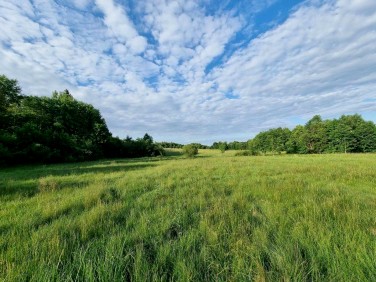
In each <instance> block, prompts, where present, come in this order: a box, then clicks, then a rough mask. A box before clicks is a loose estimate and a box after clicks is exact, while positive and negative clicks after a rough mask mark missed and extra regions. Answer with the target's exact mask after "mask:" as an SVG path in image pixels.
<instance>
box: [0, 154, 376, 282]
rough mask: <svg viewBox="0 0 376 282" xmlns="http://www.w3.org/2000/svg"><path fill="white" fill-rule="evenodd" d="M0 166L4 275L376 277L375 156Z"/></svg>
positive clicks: (0, 274)
mask: <svg viewBox="0 0 376 282" xmlns="http://www.w3.org/2000/svg"><path fill="white" fill-rule="evenodd" d="M234 154H235V152H234V151H229V152H225V153H224V154H222V153H220V152H219V150H200V154H199V155H198V157H196V158H194V159H186V158H184V157H182V156H181V155H180V154H179V150H171V151H170V156H167V157H163V158H143V159H123V160H106V161H96V162H85V163H76V164H62V165H46V166H42V165H40V166H23V167H15V168H8V169H1V170H0V203H1V206H0V218H1V221H0V280H1V281H124V280H126V281H129V280H131V281H156V280H158V281H169V280H178V281H208V280H210V281H252V280H254V281H278V280H279V281H281V280H284V281H307V280H308V281H376V169H375V168H376V155H375V154H333V155H329V154H328V155H279V156H257V157H244V156H239V157H236V156H234Z"/></svg>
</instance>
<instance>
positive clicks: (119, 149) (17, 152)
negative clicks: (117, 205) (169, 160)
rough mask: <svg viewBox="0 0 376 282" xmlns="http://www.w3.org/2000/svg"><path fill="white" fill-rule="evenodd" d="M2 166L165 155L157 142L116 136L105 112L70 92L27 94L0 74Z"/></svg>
mask: <svg viewBox="0 0 376 282" xmlns="http://www.w3.org/2000/svg"><path fill="white" fill-rule="evenodd" d="M0 99H1V104H0V105H1V106H0V107H1V109H0V120H1V125H0V163H1V162H2V163H6V164H15V163H35V162H38V163H50V162H67V161H83V160H94V159H98V158H106V157H112V158H116V157H140V156H154V155H158V154H163V149H162V148H160V147H159V146H157V145H156V144H154V142H153V138H152V137H151V136H150V135H148V134H145V136H144V137H143V138H140V139H137V140H133V139H132V138H127V139H126V140H121V139H119V138H117V137H113V136H112V134H111V133H110V131H109V130H108V127H107V125H106V122H105V120H104V119H103V117H102V116H101V114H100V112H99V110H97V109H95V108H94V107H93V106H92V105H90V104H86V103H83V102H80V101H77V100H76V99H75V98H74V97H73V96H72V95H71V94H70V93H69V91H68V90H64V91H62V92H57V91H54V92H53V93H52V96H51V97H36V96H26V95H22V93H21V87H20V86H19V85H18V82H17V81H16V80H12V79H8V78H7V77H5V76H3V75H2V76H0Z"/></svg>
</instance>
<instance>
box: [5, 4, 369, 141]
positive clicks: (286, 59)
mask: <svg viewBox="0 0 376 282" xmlns="http://www.w3.org/2000/svg"><path fill="white" fill-rule="evenodd" d="M282 2H283V1H282V0H280V1H277V0H268V1H266V0H265V1H246V0H244V1H227V2H226V1H225V2H223V3H222V2H221V4H218V3H217V1H209V0H206V1H182V0H181V1H164V0H150V1H130V2H129V3H127V4H124V2H120V1H114V0H106V1H104V0H95V1H94V0H69V1H68V0H65V1H63V0H60V1H42V0H34V1H27V0H23V1H20V0H19V1H12V2H11V3H4V2H1V3H0V58H1V60H0V73H3V74H5V75H7V76H9V77H11V78H16V79H18V81H19V82H20V84H21V86H22V88H23V90H24V92H25V93H27V94H33V95H50V93H51V92H52V91H53V90H63V89H66V88H67V89H69V90H70V91H71V92H72V93H73V95H74V96H75V97H76V98H77V99H79V100H82V101H85V102H87V103H91V104H93V105H94V106H95V107H97V108H99V109H100V111H101V113H102V114H103V116H104V118H105V119H106V121H107V124H108V126H109V128H110V130H111V131H112V132H113V133H114V134H115V135H118V136H120V137H125V136H126V135H130V136H134V137H137V136H142V135H143V134H144V133H145V132H148V133H149V134H151V135H152V136H153V137H154V138H155V139H156V140H159V141H163V140H165V141H175V142H182V143H187V142H202V143H206V144H210V143H212V142H213V141H219V140H227V141H232V140H235V139H237V140H247V139H249V138H250V137H252V136H253V135H254V134H255V133H257V132H259V131H260V130H265V129H268V128H270V127H278V126H289V127H292V126H294V125H296V124H297V123H301V122H305V121H306V120H307V119H309V118H310V117H312V116H313V115H315V114H321V115H322V116H323V117H328V118H332V117H338V116H339V115H342V114H351V113H361V114H365V116H366V117H368V118H371V119H373V120H374V121H376V114H375V113H376V99H375V97H376V68H375V65H376V52H375V51H374V45H375V42H376V32H375V30H376V2H375V1H373V0H357V1H351V0H338V1H334V0H333V1H331V0H328V1H317V0H312V1H295V2H296V3H294V5H291V6H287V5H284V4H283V3H282Z"/></svg>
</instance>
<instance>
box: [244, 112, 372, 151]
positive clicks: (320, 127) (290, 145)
mask: <svg viewBox="0 0 376 282" xmlns="http://www.w3.org/2000/svg"><path fill="white" fill-rule="evenodd" d="M247 143H248V149H249V150H250V151H251V152H252V153H254V154H257V153H266V152H276V153H280V152H286V153H290V154H321V153H368V152H376V125H375V124H374V123H373V122H372V121H365V120H364V119H363V118H362V117H361V116H360V115H358V114H354V115H343V116H341V117H340V118H339V119H332V120H329V119H328V120H323V119H322V118H321V116H319V115H316V116H314V117H313V118H312V119H310V120H309V121H308V122H307V123H306V124H305V125H304V126H303V125H298V126H296V127H295V128H294V129H293V130H290V129H288V128H274V129H270V130H268V131H264V132H260V133H259V134H257V135H256V136H255V137H254V138H253V139H251V140H249V141H248V142H247Z"/></svg>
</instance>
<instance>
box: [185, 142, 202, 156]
mask: <svg viewBox="0 0 376 282" xmlns="http://www.w3.org/2000/svg"><path fill="white" fill-rule="evenodd" d="M183 153H184V155H186V156H187V157H190V158H193V157H194V156H195V155H197V154H198V148H197V146H196V145H195V144H188V145H185V146H183Z"/></svg>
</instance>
